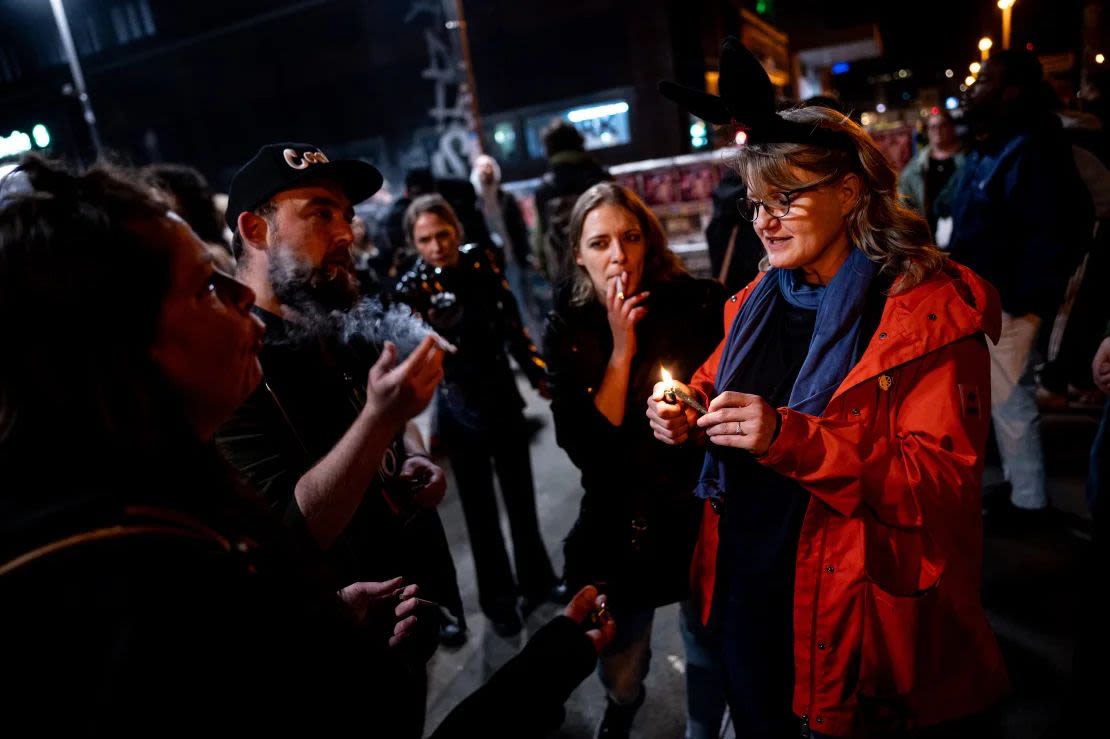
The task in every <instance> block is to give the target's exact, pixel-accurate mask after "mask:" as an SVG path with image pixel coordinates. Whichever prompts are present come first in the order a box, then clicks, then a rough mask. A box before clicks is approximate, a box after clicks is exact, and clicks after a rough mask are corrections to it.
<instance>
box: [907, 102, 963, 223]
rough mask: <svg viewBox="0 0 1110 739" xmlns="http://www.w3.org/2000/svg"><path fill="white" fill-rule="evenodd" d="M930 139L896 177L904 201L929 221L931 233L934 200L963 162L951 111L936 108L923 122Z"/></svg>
mask: <svg viewBox="0 0 1110 739" xmlns="http://www.w3.org/2000/svg"><path fill="white" fill-rule="evenodd" d="M925 132H926V135H927V136H928V139H929V143H928V144H926V145H925V146H922V147H921V149H920V150H918V152H917V154H916V155H914V158H913V159H911V160H910V161H909V163H908V164H907V165H906V166H905V168H904V169H903V170H902V174H901V176H900V177H899V178H898V191H899V192H900V193H901V194H902V196H903V197H905V198H906V204H907V205H909V206H910V207H911V208H913V209H914V210H916V211H917V212H918V213H920V214H921V215H923V216H925V218H926V219H927V220H928V221H929V228H931V229H932V231H933V233H936V230H937V213H936V210H935V209H934V208H933V204H934V203H936V201H937V195H939V194H940V192H941V191H942V190H943V189H944V186H945V185H947V184H948V181H949V180H950V179H952V175H954V174H956V171H957V170H959V168H960V167H962V166H963V163H964V153H963V150H962V148H961V144H960V139H959V137H958V136H957V135H956V124H955V123H954V122H953V121H952V114H951V113H949V112H948V111H947V110H944V109H938V110H937V112H936V113H933V114H932V115H930V116H929V120H928V122H927V123H926V124H925Z"/></svg>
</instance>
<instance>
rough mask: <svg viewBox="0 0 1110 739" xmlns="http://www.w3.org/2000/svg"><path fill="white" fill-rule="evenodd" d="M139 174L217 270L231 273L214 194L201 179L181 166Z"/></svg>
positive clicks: (162, 166) (231, 260)
mask: <svg viewBox="0 0 1110 739" xmlns="http://www.w3.org/2000/svg"><path fill="white" fill-rule="evenodd" d="M140 174H141V176H142V177H143V179H145V180H146V181H147V182H148V183H150V186H151V187H153V188H155V190H157V191H158V192H159V193H160V194H161V195H162V196H163V197H164V198H165V199H166V202H167V204H168V205H169V206H170V209H171V210H172V211H173V212H174V213H177V214H178V215H179V216H181V217H182V218H183V219H184V220H185V222H186V223H188V224H189V227H190V228H192V229H193V232H194V233H195V234H196V235H197V236H199V237H200V238H201V241H203V242H204V243H205V244H206V245H207V246H208V250H209V252H210V253H211V254H212V258H213V259H215V260H216V264H217V265H218V266H219V267H220V269H221V270H223V271H224V272H228V273H230V272H233V271H234V269H235V260H234V258H233V257H232V256H231V249H229V248H228V245H227V242H226V241H225V240H224V224H223V219H222V218H221V217H220V212H219V209H218V208H217V207H216V199H215V195H216V194H215V192H213V190H212V188H211V187H210V186H209V184H208V180H207V179H205V177H204V175H202V174H201V173H200V172H199V171H198V170H196V169H195V168H193V167H189V166H187V165H184V164H148V165H147V166H145V167H143V168H142V170H141V172H140Z"/></svg>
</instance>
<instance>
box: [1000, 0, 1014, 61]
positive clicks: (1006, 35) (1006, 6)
mask: <svg viewBox="0 0 1110 739" xmlns="http://www.w3.org/2000/svg"><path fill="white" fill-rule="evenodd" d="M1014 2H1016V0H998V7H999V8H1001V9H1002V48H1003V49H1009V48H1010V10H1011V9H1012V8H1013V7H1014Z"/></svg>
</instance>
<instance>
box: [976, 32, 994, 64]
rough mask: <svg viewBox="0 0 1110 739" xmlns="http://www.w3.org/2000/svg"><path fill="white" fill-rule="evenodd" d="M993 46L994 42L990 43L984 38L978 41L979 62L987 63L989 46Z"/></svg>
mask: <svg viewBox="0 0 1110 739" xmlns="http://www.w3.org/2000/svg"><path fill="white" fill-rule="evenodd" d="M993 45H994V42H993V41H991V40H990V39H989V38H988V37H986V36H984V37H983V38H981V39H979V60H980V61H984V62H985V61H987V58H988V57H989V56H990V55H991V46H993Z"/></svg>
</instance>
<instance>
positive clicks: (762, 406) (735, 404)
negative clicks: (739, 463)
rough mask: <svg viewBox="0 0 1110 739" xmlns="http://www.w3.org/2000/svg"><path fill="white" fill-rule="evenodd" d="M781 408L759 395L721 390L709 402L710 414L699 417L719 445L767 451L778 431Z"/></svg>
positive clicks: (708, 434) (711, 439) (699, 424)
mask: <svg viewBox="0 0 1110 739" xmlns="http://www.w3.org/2000/svg"><path fill="white" fill-rule="evenodd" d="M778 415H779V414H778V411H776V410H775V409H774V408H772V407H771V406H770V404H768V403H767V401H766V400H764V399H763V398H761V397H759V396H758V395H751V394H749V393H735V392H726V393H721V394H720V395H718V396H717V397H716V398H713V400H712V401H711V402H710V403H709V413H707V414H705V415H704V416H702V417H701V418H699V419H698V426H701V427H702V428H703V429H705V430H706V431H705V433H706V435H707V436H708V437H709V441H710V442H711V443H713V444H717V445H718V446H730V447H734V448H736V449H745V450H747V451H749V452H751V453H752V454H755V455H756V456H760V455H762V454H764V453H765V452H766V451H767V449H768V448H769V447H770V446H771V442H773V441H774V440H775V433H776V432H777V431H778Z"/></svg>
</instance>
